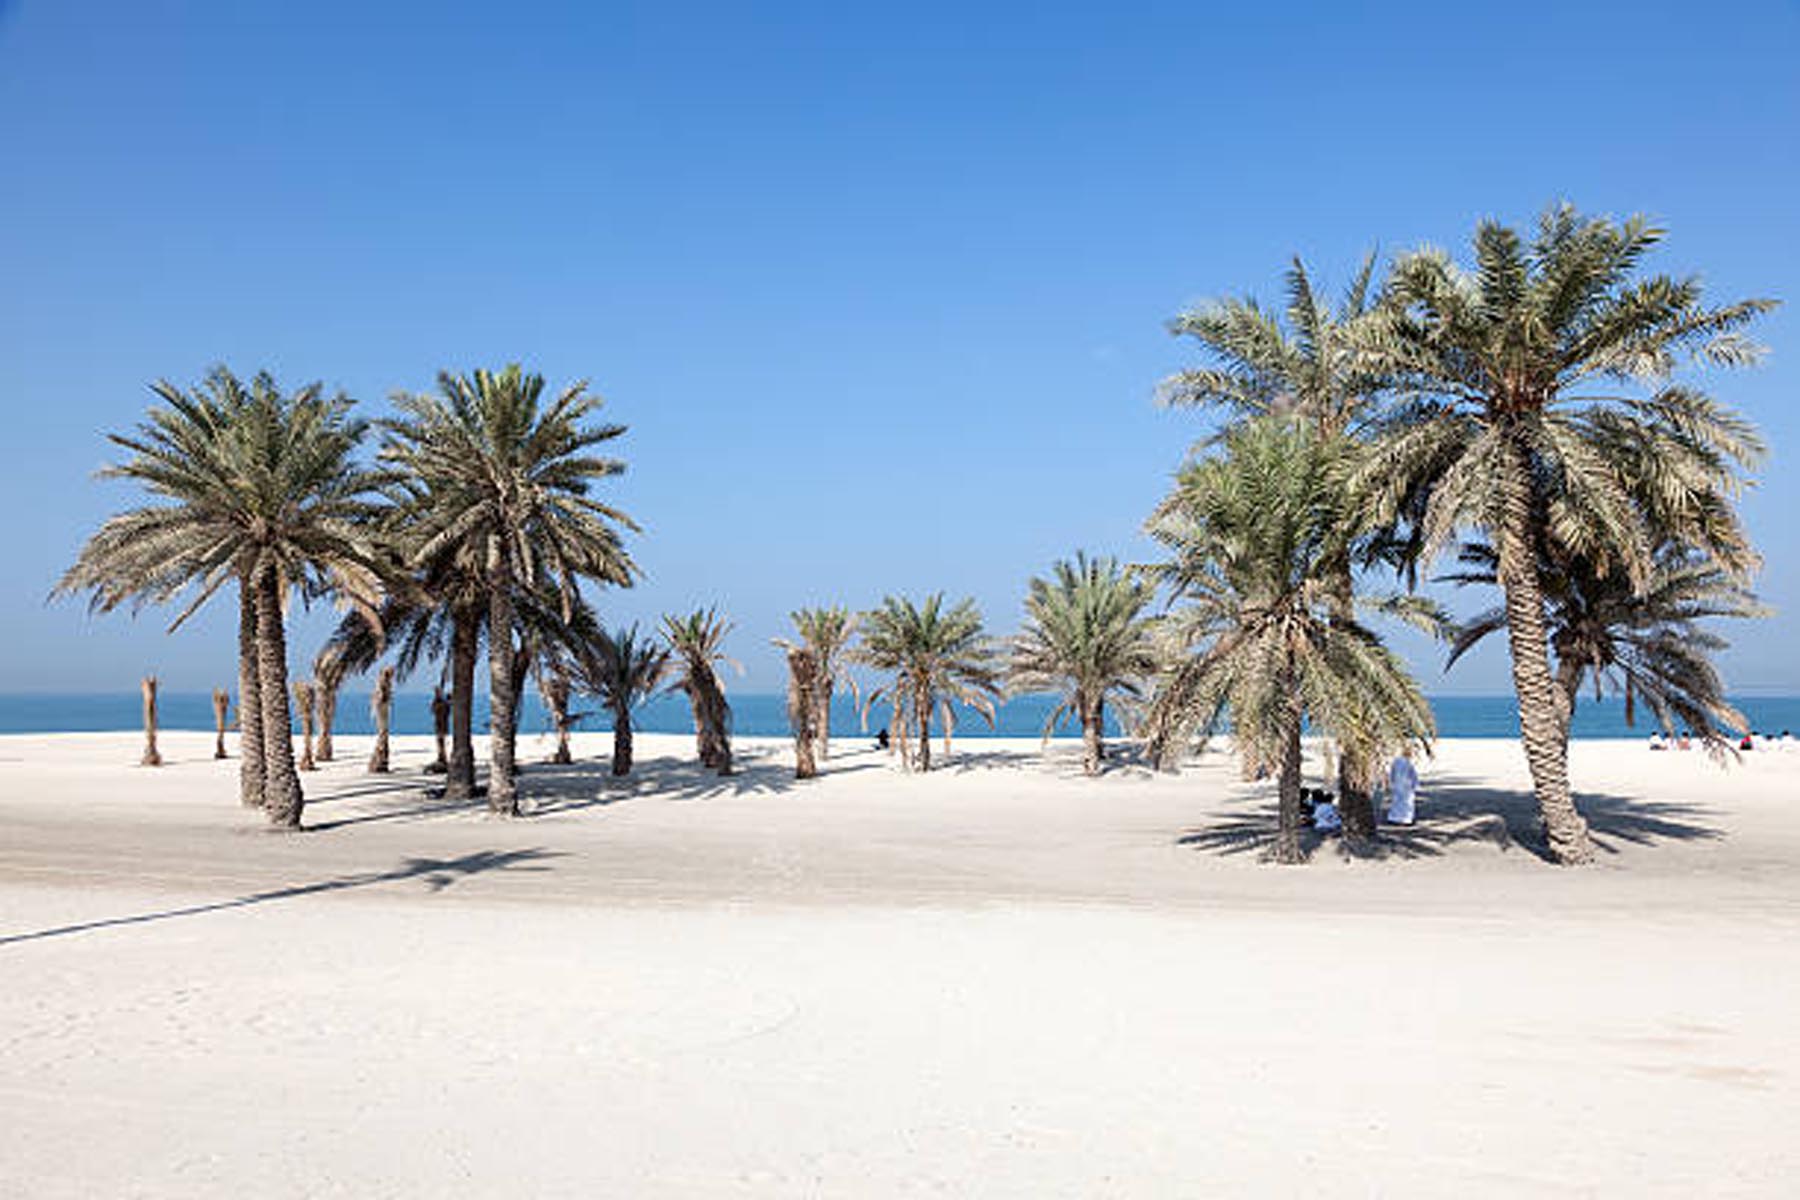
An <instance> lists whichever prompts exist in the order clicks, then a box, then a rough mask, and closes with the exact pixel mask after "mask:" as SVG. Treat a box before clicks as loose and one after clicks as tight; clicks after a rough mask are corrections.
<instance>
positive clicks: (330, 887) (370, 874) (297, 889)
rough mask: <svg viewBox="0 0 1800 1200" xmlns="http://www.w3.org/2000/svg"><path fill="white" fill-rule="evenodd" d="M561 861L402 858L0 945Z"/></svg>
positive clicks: (517, 853) (484, 853)
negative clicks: (386, 866)
mask: <svg viewBox="0 0 1800 1200" xmlns="http://www.w3.org/2000/svg"><path fill="white" fill-rule="evenodd" d="M562 857H564V856H563V854H562V853H561V852H560V851H554V850H543V849H532V850H477V851H475V852H473V853H471V854H464V855H462V856H460V857H458V858H406V859H402V860H401V861H400V863H399V865H398V866H395V867H393V868H391V869H390V870H386V871H367V872H363V873H362V874H358V875H339V876H336V877H335V878H332V879H323V880H320V881H319V882H317V883H302V884H295V885H293V886H290V887H283V888H270V889H268V890H266V891H261V892H251V893H249V894H247V895H243V896H238V897H235V898H234V899H231V900H217V901H214V902H212V903H211V904H190V905H187V906H185V907H183V908H169V909H163V910H161V911H158V912H147V913H136V914H133V915H132V916H128V917H107V918H105V919H102V920H98V921H81V922H78V923H76V924H73V925H59V926H56V927H54V928H51V929H38V930H33V931H32V932H29V933H13V934H7V935H4V936H0V946H9V945H12V944H13V943H15V942H32V941H39V940H42V939H44V938H53V937H63V936H66V935H68V934H72V933H88V932H90V931H92V930H96V929H110V928H113V927H115V926H120V925H147V924H150V923H151V922H154V921H168V920H172V919H174V918H176V917H198V916H203V915H204V914H206V913H215V912H224V911H225V910H227V909H233V908H249V907H251V906H252V905H257V904H267V903H269V902H270V901H271V900H297V899H299V898H300V897H302V896H316V895H319V894H321V893H325V892H341V891H347V890H349V889H351V888H363V887H372V886H374V885H375V884H381V883H398V882H400V881H402V880H407V879H417V880H420V881H422V882H423V883H424V884H425V886H426V888H427V890H429V891H431V892H433V893H436V892H441V891H443V890H444V889H445V888H448V887H451V886H452V885H454V884H456V883H458V882H459V881H461V880H464V879H468V878H470V877H472V876H475V875H487V874H491V873H494V872H497V871H547V870H550V868H549V867H545V866H538V865H535V864H538V863H541V862H543V861H544V860H546V859H552V858H562Z"/></svg>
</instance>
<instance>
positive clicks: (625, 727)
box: [612, 705, 631, 775]
mask: <svg viewBox="0 0 1800 1200" xmlns="http://www.w3.org/2000/svg"><path fill="white" fill-rule="evenodd" d="M612 773H613V774H614V775H629V774H631V709H630V708H629V707H628V706H626V705H620V706H619V707H617V708H615V709H613V753H612Z"/></svg>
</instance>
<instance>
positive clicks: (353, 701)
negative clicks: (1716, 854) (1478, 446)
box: [0, 690, 1800, 738]
mask: <svg viewBox="0 0 1800 1200" xmlns="http://www.w3.org/2000/svg"><path fill="white" fill-rule="evenodd" d="M730 700H731V709H732V726H733V729H734V730H735V731H736V732H737V733H739V734H743V735H745V736H754V737H764V736H776V737H779V736H784V735H786V734H787V732H788V721H787V700H786V698H785V697H783V696H779V695H772V694H757V693H744V694H739V695H733V696H731V697H730ZM1733 703H1734V704H1735V705H1736V706H1737V708H1738V711H1740V712H1742V713H1743V714H1744V716H1745V717H1746V718H1747V719H1748V720H1749V722H1750V727H1751V728H1752V729H1754V730H1756V731H1758V732H1761V733H1769V734H1778V733H1781V732H1782V731H1784V730H1793V731H1795V732H1796V733H1797V734H1800V696H1787V695H1751V696H1742V697H1739V698H1737V699H1735V700H1733ZM141 704H142V701H141V699H140V697H139V695H138V693H137V692H135V691H133V692H42V693H30V692H0V733H56V732H110V731H115V730H134V729H138V728H141V720H142V717H141ZM1055 706H1056V701H1055V699H1054V698H1052V697H1049V696H1018V697H1014V698H1012V699H1010V700H1008V701H1006V703H1004V704H1002V705H1001V706H1000V710H999V714H998V720H997V721H996V722H995V724H994V727H993V728H992V729H989V728H988V725H987V723H986V720H985V719H984V718H983V717H981V716H980V715H979V714H977V713H975V712H973V711H971V710H962V711H960V712H959V713H958V715H957V722H956V736H957V737H959V738H960V737H975V738H979V737H1037V736H1039V734H1040V733H1041V732H1042V730H1043V726H1044V720H1045V718H1046V717H1047V716H1048V715H1049V713H1050V712H1051V710H1052V709H1053V708H1055ZM1431 707H1432V711H1433V713H1435V714H1436V717H1437V725H1438V734H1439V736H1441V737H1449V738H1504V737H1516V736H1518V732H1519V716H1518V707H1517V705H1516V704H1515V703H1514V702H1513V698H1512V697H1511V696H1438V697H1433V698H1432V700H1431ZM575 710H576V711H577V712H582V713H586V714H587V715H586V716H585V717H584V718H583V719H582V720H581V721H580V722H579V723H578V724H577V726H576V728H578V729H582V730H608V729H610V728H611V727H612V726H611V720H610V718H609V717H608V716H607V714H606V713H605V712H604V711H603V710H602V711H595V710H594V706H591V705H582V704H580V703H577V704H576V705H575ZM157 711H158V720H159V723H160V725H161V727H162V728H164V729H187V730H211V729H212V727H213V710H212V696H211V695H210V694H209V693H206V692H176V691H165V692H163V693H161V694H160V695H159V696H158V698H157ZM234 716H235V713H234ZM884 716H885V714H884V712H883V710H881V709H879V708H878V709H876V710H875V711H874V712H872V713H870V714H869V724H868V728H867V732H868V733H870V734H871V735H872V733H873V731H874V730H876V729H878V728H880V727H881V726H882V725H883V724H884V723H885V721H884ZM1636 717H1637V720H1636V724H1635V726H1634V725H1629V724H1627V723H1626V720H1625V706H1624V703H1623V702H1622V701H1621V700H1620V699H1618V698H1617V697H1607V698H1604V699H1601V700H1595V699H1594V698H1593V697H1592V696H1584V697H1583V698H1582V700H1581V702H1580V703H1579V704H1578V705H1577V706H1576V709H1575V719H1574V722H1573V724H1572V726H1571V730H1570V732H1571V735H1572V736H1574V737H1577V738H1629V737H1648V736H1649V734H1650V733H1651V731H1652V730H1653V729H1654V728H1655V719H1654V717H1653V716H1652V714H1651V713H1650V712H1649V710H1647V709H1646V708H1644V707H1643V706H1642V705H1639V706H1638V711H1637V714H1636ZM475 722H476V724H475V727H476V729H477V730H480V729H484V728H485V727H486V724H487V712H486V704H485V700H483V699H481V698H478V699H477V702H476V712H475ZM632 724H633V726H634V727H635V728H636V729H638V730H639V731H641V732H645V733H688V732H691V731H692V730H693V727H694V726H693V717H692V715H691V714H690V711H689V709H688V703H687V699H686V697H684V696H680V695H669V694H664V695H658V696H655V697H652V698H651V699H650V700H648V701H646V702H645V703H644V704H643V705H641V706H640V707H639V708H638V709H637V711H636V713H635V714H634V716H633V719H632ZM1108 724H1109V725H1110V726H1112V729H1111V730H1110V732H1111V733H1112V735H1113V736H1118V734H1119V730H1118V728H1117V726H1116V722H1114V721H1112V720H1110V719H1109V721H1108ZM831 727H832V735H833V736H834V737H842V738H855V737H858V736H862V735H863V734H864V732H865V730H864V729H863V727H862V724H861V722H860V721H859V719H858V714H857V711H856V706H855V704H854V702H853V701H852V700H851V698H850V697H849V696H848V695H840V696H838V697H837V699H836V700H835V702H834V703H833V706H832V719H831ZM550 728H551V723H550V718H549V714H548V712H547V711H546V710H545V708H544V706H543V704H542V702H541V700H540V699H539V698H538V697H537V696H536V695H535V694H528V695H527V696H526V699H525V712H524V715H523V717H522V719H521V721H520V729H521V731H522V732H525V733H536V732H541V731H547V730H549V729H550ZM336 729H337V732H339V733H344V734H359V733H373V732H374V724H373V721H372V720H371V717H370V714H369V695H368V693H367V692H366V691H365V692H355V691H349V690H346V691H344V692H343V693H341V694H340V695H339V697H338V707H337V724H336ZM393 730H394V732H395V733H399V734H420V733H425V734H428V733H430V732H431V697H430V696H429V695H425V694H420V693H405V692H403V693H401V694H399V695H398V696H396V697H395V700H394V710H393ZM1061 732H1062V734H1063V735H1064V736H1075V735H1077V734H1078V733H1079V732H1080V730H1079V727H1078V726H1076V725H1074V724H1073V723H1072V722H1071V723H1065V725H1064V727H1063V729H1062V731H1061Z"/></svg>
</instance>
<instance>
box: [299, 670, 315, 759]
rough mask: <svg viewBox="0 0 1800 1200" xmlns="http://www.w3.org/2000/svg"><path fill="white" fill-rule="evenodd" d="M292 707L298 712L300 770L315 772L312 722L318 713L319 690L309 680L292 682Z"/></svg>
mask: <svg viewBox="0 0 1800 1200" xmlns="http://www.w3.org/2000/svg"><path fill="white" fill-rule="evenodd" d="M294 706H295V707H296V708H298V709H299V710H300V769H301V770H302V771H316V770H318V769H319V767H318V763H317V762H316V761H315V760H314V758H313V722H314V720H315V718H316V716H317V714H318V711H319V690H318V688H317V687H315V686H314V685H313V682H312V681H311V680H310V679H297V680H295V681H294Z"/></svg>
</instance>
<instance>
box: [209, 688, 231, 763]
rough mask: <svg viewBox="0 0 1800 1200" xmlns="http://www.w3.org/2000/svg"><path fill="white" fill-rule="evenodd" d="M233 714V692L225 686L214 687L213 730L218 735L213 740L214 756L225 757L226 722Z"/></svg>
mask: <svg viewBox="0 0 1800 1200" xmlns="http://www.w3.org/2000/svg"><path fill="white" fill-rule="evenodd" d="M230 714H231V693H230V692H228V691H226V690H225V689H224V688H214V689H213V732H214V733H215V734H216V735H217V737H216V738H215V739H214V740H213V757H214V758H225V757H227V755H226V753H225V722H226V719H227V717H229V716H230Z"/></svg>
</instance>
